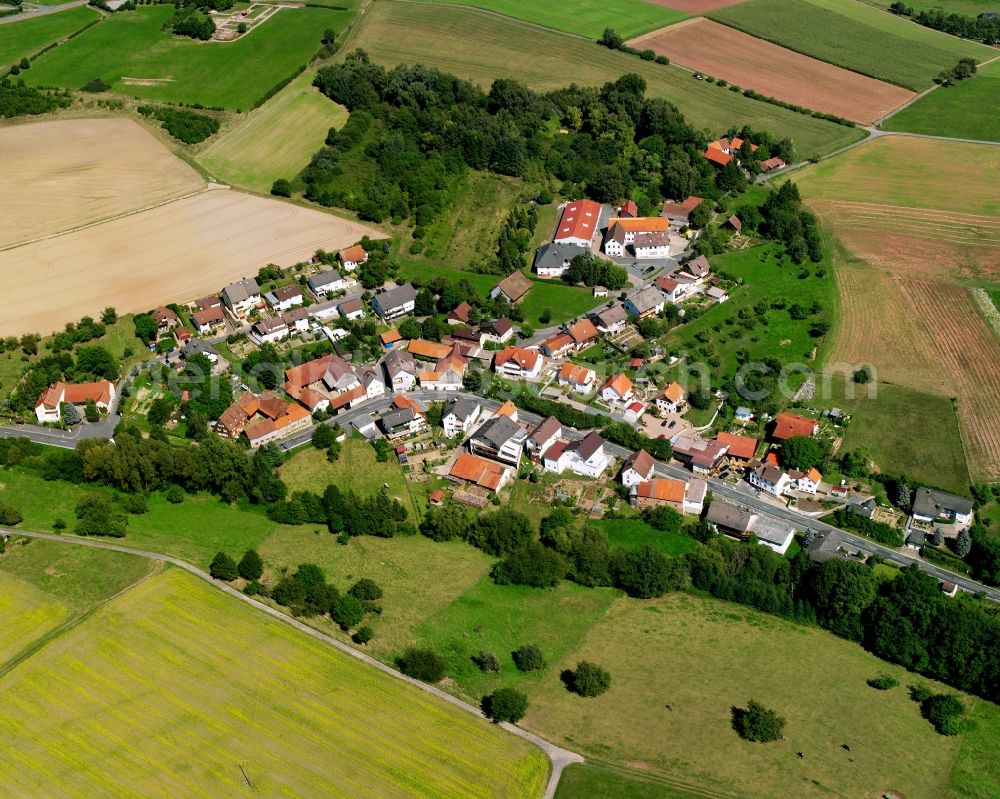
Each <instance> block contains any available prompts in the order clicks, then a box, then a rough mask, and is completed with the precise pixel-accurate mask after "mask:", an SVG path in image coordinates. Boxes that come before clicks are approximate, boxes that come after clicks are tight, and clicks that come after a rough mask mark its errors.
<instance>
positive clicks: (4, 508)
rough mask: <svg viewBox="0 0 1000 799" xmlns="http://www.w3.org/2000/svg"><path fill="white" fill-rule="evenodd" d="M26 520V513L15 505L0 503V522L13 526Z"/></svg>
mask: <svg viewBox="0 0 1000 799" xmlns="http://www.w3.org/2000/svg"><path fill="white" fill-rule="evenodd" d="M23 521H24V515H23V514H22V513H21V511H19V510H18V509H17V508H15V507H14V506H13V505H6V504H0V524H4V525H7V526H8V527H13V526H14V525H15V524H20V523H21V522H23Z"/></svg>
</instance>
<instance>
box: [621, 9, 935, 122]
mask: <svg viewBox="0 0 1000 799" xmlns="http://www.w3.org/2000/svg"><path fill="white" fill-rule="evenodd" d="M672 7H673V6H672ZM629 44H630V45H632V46H633V47H637V48H639V49H647V48H648V49H651V50H653V51H654V52H656V53H657V54H659V55H665V56H667V57H668V58H669V59H670V60H671V61H673V62H675V63H677V64H681V65H683V66H685V67H690V68H691V69H694V70H697V71H698V72H704V73H706V74H708V75H713V76H715V77H716V78H724V79H725V80H727V81H729V83H732V84H735V85H737V86H740V87H742V88H744V89H754V90H755V91H758V92H760V93H761V94H766V95H768V96H769V97H777V98H778V99H779V100H784V101H786V102H789V103H795V104H796V105H801V106H804V107H806V108H811V109H813V110H815V111H823V112H825V113H827V114H836V115H837V116H841V117H845V118H846V119H852V120H854V121H855V122H864V123H868V122H873V121H876V120H878V118H879V115H880V114H882V113H884V112H888V111H891V110H894V109H896V108H898V107H899V106H901V105H903V104H904V103H905V102H907V101H908V100H910V99H911V98H913V97H914V96H915V95H914V93H913V92H911V91H909V90H907V89H903V88H901V87H899V86H893V85H892V84H889V83H883V82H882V81H879V80H875V79H874V78H868V77H865V76H864V75H859V74H858V73H856V72H851V71H849V70H846V69H841V68H840V67H836V66H834V65H833V64H827V63H826V62H825V61H820V60H818V59H815V58H810V57H809V56H805V55H802V54H801V53H796V52H794V51H792V50H788V49H786V48H784V47H780V46H779V45H776V44H772V43H771V42H765V41H764V40H763V39H757V38H755V37H753V36H750V35H749V34H746V33H743V32H742V31H738V30H736V29H735V28H730V27H728V26H726V25H720V24H719V23H717V22H712V21H711V20H708V19H704V18H701V17H698V18H695V19H690V20H684V21H683V22H679V23H677V24H676V25H671V26H669V27H667V28H661V29H660V30H656V31H653V32H651V33H647V34H645V35H643V36H639V37H638V38H636V39H633V40H632V41H631V42H629Z"/></svg>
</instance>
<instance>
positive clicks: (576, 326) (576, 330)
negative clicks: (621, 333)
mask: <svg viewBox="0 0 1000 799" xmlns="http://www.w3.org/2000/svg"><path fill="white" fill-rule="evenodd" d="M566 335H567V336H569V337H570V338H571V339H573V346H574V347H576V349H577V350H582V349H585V348H586V347H589V346H590V345H591V344H593V343H594V342H595V341H597V339H598V337H599V336H600V334H599V333H598V332H597V328H596V327H595V326H594V323H593V322H591V321H590V320H589V319H588V318H587V317H583V318H582V319H580V320H579V321H578V322H574V323H573V324H571V325H570V326H569V327H567V328H566Z"/></svg>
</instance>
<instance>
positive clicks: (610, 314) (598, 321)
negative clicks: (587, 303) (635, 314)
mask: <svg viewBox="0 0 1000 799" xmlns="http://www.w3.org/2000/svg"><path fill="white" fill-rule="evenodd" d="M590 320H591V321H592V322H593V323H594V326H595V327H596V328H597V329H598V330H599V331H600V332H601V333H607V334H608V335H612V336H614V335H617V334H618V333H621V332H622V330H624V329H625V325H627V324H628V314H627V313H626V312H625V308H624V307H623V306H622V304H621V303H620V302H616V303H615V304H614V305H612V306H611V307H610V308H605V309H604V310H603V311H600V312H598V313H595V314H591V315H590Z"/></svg>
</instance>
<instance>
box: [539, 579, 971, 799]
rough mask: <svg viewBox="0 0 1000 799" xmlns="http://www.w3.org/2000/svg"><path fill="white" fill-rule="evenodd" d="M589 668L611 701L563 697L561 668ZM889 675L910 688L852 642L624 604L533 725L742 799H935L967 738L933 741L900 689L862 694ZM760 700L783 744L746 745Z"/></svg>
mask: <svg viewBox="0 0 1000 799" xmlns="http://www.w3.org/2000/svg"><path fill="white" fill-rule="evenodd" d="M581 659H586V660H591V661H593V662H596V663H600V664H602V665H604V666H605V667H606V668H608V670H609V671H610V673H611V680H612V682H611V689H610V690H609V691H608V693H606V694H605V695H603V696H601V697H598V698H596V699H581V698H580V697H577V696H574V695H572V694H570V693H569V692H567V691H566V689H565V688H564V687H563V685H562V683H561V681H560V680H559V676H558V675H559V670H560V669H562V668H567V667H572V666H573V665H575V664H576V662H577V661H579V660H581ZM881 672H890V673H892V674H894V675H895V676H896V677H897V678H899V679H900V681H901V683H902V684H903V686H905V685H906V684H907V682H912V681H913V680H912V678H911V677H910V676H909V675H907V674H906V673H905V672H904V671H903V670H902V669H900V668H898V667H895V666H889V665H888V664H886V663H884V662H881V661H879V660H878V659H877V658H875V657H873V656H871V655H869V654H868V653H866V652H864V651H863V650H862V649H861V648H860V647H858V646H857V645H856V644H852V643H849V642H847V641H843V640H840V639H838V638H835V637H834V636H832V635H830V634H829V633H826V632H823V631H821V630H818V629H809V628H805V627H800V626H797V625H794V624H790V623H787V622H784V621H780V620H778V619H775V618H773V617H769V616H765V615H763V614H760V613H758V612H756V611H753V610H749V609H747V608H743V607H740V606H737V605H731V604H728V603H724V602H719V601H717V600H713V599H702V598H699V597H694V596H690V595H684V594H674V595H670V596H667V597H665V598H664V599H662V600H656V601H652V602H634V601H630V600H624V599H623V600H620V601H619V602H617V603H616V604H615V605H614V606H613V607H612V609H611V611H610V612H609V613H608V614H607V615H606V616H605V617H604V618H603V619H602V620H601V621H600V622H599V623H598V624H596V625H595V626H593V627H592V628H591V629H590V631H589V632H588V634H587V636H586V638H585V639H584V640H583V642H582V643H581V645H580V646H579V647H577V648H576V649H575V650H573V651H572V652H571V653H569V654H568V655H567V656H566V657H565V658H564V659H563V661H562V662H561V663H559V664H557V666H556V668H554V669H552V670H551V671H550V672H549V674H548V675H547V676H546V678H545V680H544V682H543V683H542V684H541V685H539V686H538V687H537V689H536V690H534V691H532V693H531V696H532V704H531V707H530V708H529V711H528V716H527V717H526V719H525V725H526V726H528V727H529V728H530V729H532V730H535V731H536V732H539V733H540V734H543V735H545V736H547V737H549V740H553V741H560V742H565V743H567V744H569V745H570V746H572V747H573V748H575V749H576V750H577V751H580V752H583V753H584V754H585V755H586V754H592V755H594V756H596V757H598V758H600V759H602V760H616V761H619V762H621V761H629V762H631V763H632V764H633V765H635V766H636V767H638V768H642V769H643V770H648V771H652V772H661V773H665V774H668V775H673V776H676V777H678V778H681V779H683V780H685V782H686V783H687V784H691V783H694V784H701V785H704V786H705V788H706V789H709V788H714V789H717V790H720V791H726V792H727V793H728V794H732V795H738V796H797V797H827V796H881V795H882V794H883V792H885V793H888V792H898V794H899V795H903V796H906V797H908V799H921V798H925V799H937V797H940V796H941V793H942V789H943V787H944V783H946V782H947V775H948V771H949V768H950V765H951V762H952V759H953V758H954V756H955V753H956V752H957V750H958V745H959V741H957V740H954V739H946V738H942V737H941V736H939V735H938V734H937V733H935V732H934V730H933V728H932V727H931V726H930V725H929V724H927V722H925V721H924V720H923V719H921V718H920V714H919V709H918V708H917V706H916V704H915V703H913V702H912V701H911V700H910V699H909V698H908V697H907V695H906V690H905V688H904V687H900V688H897V689H895V690H893V691H889V692H886V693H881V694H880V693H876V692H875V691H873V690H872V689H871V688H869V687H868V686H867V685H866V684H865V681H866V680H867V679H868V678H870V677H872V676H874V675H875V674H879V673H881ZM921 682H923V681H921ZM750 698H755V699H757V700H758V701H760V702H762V703H763V704H764V705H766V706H768V707H773V708H775V709H776V710H778V712H779V713H781V715H783V716H784V717H785V718H786V719H787V725H786V728H785V734H786V735H787V738H788V740H787V741H779V742H776V743H774V744H768V745H766V746H763V745H761V744H753V743H747V742H744V741H741V740H740V739H739V738H738V737H737V735H736V734H735V733H734V732H733V730H732V729H731V727H730V708H731V707H732V706H734V705H736V706H745V704H746V702H747V700H748V699H750ZM845 742H846V743H848V744H849V746H850V752H847V751H845V750H844V749H842V748H841V744H842V743H845ZM798 751H801V752H804V753H805V757H804V758H798V757H796V755H795V753H796V752H798ZM626 795H627V794H626Z"/></svg>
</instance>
